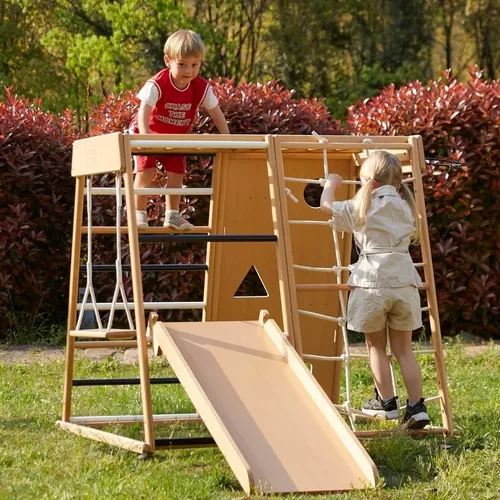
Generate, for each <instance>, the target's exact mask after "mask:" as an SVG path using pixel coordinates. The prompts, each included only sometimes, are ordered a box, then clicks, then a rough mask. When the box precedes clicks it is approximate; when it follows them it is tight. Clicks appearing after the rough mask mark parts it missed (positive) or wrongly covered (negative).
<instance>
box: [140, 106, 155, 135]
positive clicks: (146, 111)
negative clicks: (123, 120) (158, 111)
mask: <svg viewBox="0 0 500 500" xmlns="http://www.w3.org/2000/svg"><path fill="white" fill-rule="evenodd" d="M151 111H153V108H152V106H150V105H149V104H146V102H145V101H141V104H140V105H139V113H138V115H137V125H138V127H139V133H140V134H150V133H151V131H150V130H149V117H150V116H151Z"/></svg>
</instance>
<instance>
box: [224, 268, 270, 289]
mask: <svg viewBox="0 0 500 500" xmlns="http://www.w3.org/2000/svg"><path fill="white" fill-rule="evenodd" d="M233 297H269V293H268V291H267V289H266V286H265V285H264V283H263V282H262V279H261V277H260V275H259V272H258V271H257V269H255V266H251V267H250V269H249V270H248V271H247V274H246V275H245V277H244V278H243V280H242V281H241V283H240V284H239V286H238V288H237V290H236V292H235V293H234V295H233Z"/></svg>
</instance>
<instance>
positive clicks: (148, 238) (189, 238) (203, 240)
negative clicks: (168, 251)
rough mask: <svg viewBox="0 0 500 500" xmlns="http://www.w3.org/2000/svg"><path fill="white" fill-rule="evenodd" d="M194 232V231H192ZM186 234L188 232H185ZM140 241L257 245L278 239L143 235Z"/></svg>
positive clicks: (260, 235)
mask: <svg viewBox="0 0 500 500" xmlns="http://www.w3.org/2000/svg"><path fill="white" fill-rule="evenodd" d="M191 232H192V231H191ZM184 233H186V231H184ZM139 241H141V242H152V243H160V242H169V241H172V242H174V241H176V242H184V243H194V242H200V243H206V242H210V241H213V242H217V241H218V242H223V241H226V242H232V243H238V242H239V243H255V242H264V241H266V242H267V241H271V242H273V241H274V242H276V241H278V237H277V236H276V235H275V234H179V233H177V234H161V235H160V234H158V235H156V234H155V235H146V234H144V235H143V234H141V235H140V236H139Z"/></svg>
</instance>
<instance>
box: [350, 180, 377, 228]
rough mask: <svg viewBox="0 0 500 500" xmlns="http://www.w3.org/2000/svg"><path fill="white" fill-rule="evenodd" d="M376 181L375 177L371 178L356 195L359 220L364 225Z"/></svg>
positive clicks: (355, 204) (355, 201) (355, 205)
mask: <svg viewBox="0 0 500 500" xmlns="http://www.w3.org/2000/svg"><path fill="white" fill-rule="evenodd" d="M374 182H375V179H373V177H372V178H370V180H369V181H368V182H367V183H366V184H365V185H364V186H363V187H362V188H361V189H360V190H359V191H358V192H357V193H356V195H355V196H354V208H355V210H356V215H357V216H358V219H359V222H360V223H361V224H363V225H364V224H365V222H366V214H367V213H368V211H369V210H370V207H371V204H372V192H373V183H374Z"/></svg>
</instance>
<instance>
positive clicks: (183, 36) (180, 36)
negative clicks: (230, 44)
mask: <svg viewBox="0 0 500 500" xmlns="http://www.w3.org/2000/svg"><path fill="white" fill-rule="evenodd" d="M206 52H207V48H206V47H205V44H204V43H203V40H202V39H201V36H200V35H198V33H195V32H194V31H191V30H179V31H176V32H175V33H173V34H172V35H170V36H169V37H168V39H167V41H166V42H165V47H164V48H163V53H164V54H165V55H166V56H167V57H168V58H169V59H172V60H175V59H182V58H183V57H200V59H205V54H206Z"/></svg>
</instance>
